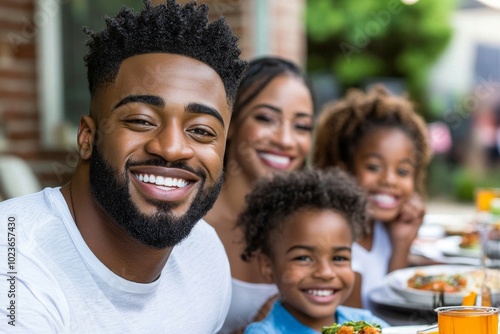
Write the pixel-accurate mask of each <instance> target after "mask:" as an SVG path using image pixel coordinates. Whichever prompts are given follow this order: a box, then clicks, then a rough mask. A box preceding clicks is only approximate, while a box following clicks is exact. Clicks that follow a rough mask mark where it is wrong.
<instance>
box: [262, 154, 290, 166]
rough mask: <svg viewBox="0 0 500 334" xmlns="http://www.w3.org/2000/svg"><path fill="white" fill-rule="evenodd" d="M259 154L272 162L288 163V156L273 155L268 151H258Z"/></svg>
mask: <svg viewBox="0 0 500 334" xmlns="http://www.w3.org/2000/svg"><path fill="white" fill-rule="evenodd" d="M259 155H260V157H261V158H263V159H266V160H268V161H270V162H274V163H276V164H280V165H287V164H289V163H290V158H289V157H284V156H281V155H275V154H270V153H259Z"/></svg>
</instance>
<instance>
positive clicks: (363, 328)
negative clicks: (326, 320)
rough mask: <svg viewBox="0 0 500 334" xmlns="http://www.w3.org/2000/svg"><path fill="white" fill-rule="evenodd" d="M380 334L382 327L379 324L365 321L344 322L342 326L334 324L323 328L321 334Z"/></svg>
mask: <svg viewBox="0 0 500 334" xmlns="http://www.w3.org/2000/svg"><path fill="white" fill-rule="evenodd" d="M358 333H360V334H381V333H382V327H381V326H380V325H379V324H376V323H372V322H366V321H362V320H361V321H346V322H344V323H342V324H337V323H334V324H333V325H331V326H325V327H323V329H322V330H321V334H358Z"/></svg>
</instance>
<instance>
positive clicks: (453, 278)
mask: <svg viewBox="0 0 500 334" xmlns="http://www.w3.org/2000/svg"><path fill="white" fill-rule="evenodd" d="M483 278H484V271H483V270H482V269H481V268H479V267H473V266H458V265H434V266H425V267H410V268H405V269H400V270H395V271H393V272H391V273H389V274H388V275H387V277H386V279H387V284H388V285H389V286H390V287H391V288H392V289H393V290H394V291H395V292H396V293H398V294H399V295H401V296H402V297H403V298H405V299H406V300H408V301H410V302H413V303H417V304H426V305H432V304H433V301H434V299H435V298H436V295H438V294H439V293H440V292H441V291H444V303H445V304H446V305H460V304H461V303H462V300H463V297H464V296H466V295H468V294H469V293H470V292H471V291H475V292H476V293H477V292H478V291H479V290H480V286H481V284H482V281H483ZM487 278H488V286H489V287H490V289H491V293H492V298H493V299H494V300H497V298H498V297H499V295H500V271H498V270H493V269H489V270H488V276H487Z"/></svg>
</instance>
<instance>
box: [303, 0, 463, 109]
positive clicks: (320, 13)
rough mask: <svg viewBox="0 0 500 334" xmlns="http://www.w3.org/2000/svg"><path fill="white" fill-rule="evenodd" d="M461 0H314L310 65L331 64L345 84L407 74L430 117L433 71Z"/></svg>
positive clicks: (308, 15) (411, 88)
mask: <svg viewBox="0 0 500 334" xmlns="http://www.w3.org/2000/svg"><path fill="white" fill-rule="evenodd" d="M406 1H408V0H406ZM455 2H456V0H420V1H418V2H417V3H415V4H413V5H406V4H404V3H403V2H402V0H377V1H374V0H356V1H352V0H308V1H307V11H306V20H307V33H308V64H307V66H308V70H309V71H317V70H324V69H329V70H331V71H332V72H333V74H334V75H335V76H336V77H337V78H338V80H339V81H340V82H341V83H342V84H343V86H344V87H352V86H358V87H359V86H362V84H363V82H365V81H366V80H369V79H370V78H377V77H396V78H402V79H404V82H405V86H406V89H407V90H408V91H409V93H410V97H411V98H412V99H413V100H414V101H416V102H417V104H418V105H419V106H420V112H422V113H423V114H424V116H429V115H430V111H429V110H428V109H427V108H428V107H427V105H428V104H427V102H426V96H425V94H426V93H425V92H426V84H427V78H428V72H429V70H430V68H431V66H432V65H433V63H434V62H435V60H436V59H437V58H438V56H439V55H440V54H441V52H442V51H443V50H444V49H445V47H446V46H447V43H448V41H449V40H450V38H451V35H452V27H451V25H450V16H451V13H452V11H453V9H454V8H455Z"/></svg>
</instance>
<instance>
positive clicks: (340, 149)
mask: <svg viewBox="0 0 500 334" xmlns="http://www.w3.org/2000/svg"><path fill="white" fill-rule="evenodd" d="M379 128H398V129H401V130H402V131H403V132H405V133H406V134H407V135H408V136H409V137H410V138H411V140H412V141H413V143H414V145H415V154H416V166H415V189H416V190H417V192H418V193H420V194H424V178H425V170H426V167H427V165H428V163H429V160H430V156H431V149H430V146H429V142H428V138H427V127H426V123H425V121H424V120H423V118H422V117H420V115H418V114H417V113H416V112H415V110H414V107H413V104H412V103H411V102H410V101H409V100H408V99H406V98H404V97H399V96H393V95H390V94H389V92H388V91H387V90H386V89H385V88H384V87H383V86H382V85H377V86H376V87H374V88H373V89H372V90H371V91H369V92H368V93H364V92H362V91H360V90H358V89H352V90H350V91H349V92H348V93H347V96H346V97H345V98H344V99H341V100H339V101H335V102H333V103H330V104H327V105H326V106H325V107H324V108H323V111H322V113H321V115H320V117H319V119H318V123H317V124H316V130H315V139H314V145H313V150H312V156H311V163H312V165H313V166H314V167H317V168H326V167H329V166H339V165H344V166H346V167H347V169H348V170H350V171H352V170H353V161H354V156H355V154H356V148H357V146H358V145H359V142H360V141H361V139H362V138H363V137H364V136H366V135H367V134H368V133H370V132H371V131H373V130H376V129H379Z"/></svg>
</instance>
